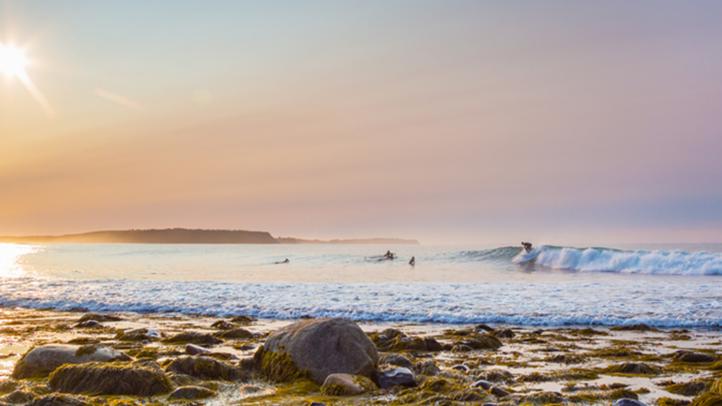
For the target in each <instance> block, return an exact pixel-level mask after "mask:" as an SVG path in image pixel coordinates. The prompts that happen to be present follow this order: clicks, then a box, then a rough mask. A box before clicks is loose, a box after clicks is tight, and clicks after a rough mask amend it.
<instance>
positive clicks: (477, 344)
mask: <svg viewBox="0 0 722 406" xmlns="http://www.w3.org/2000/svg"><path fill="white" fill-rule="evenodd" d="M457 345H463V346H467V347H469V348H471V349H473V350H496V349H497V348H499V347H501V346H502V344H501V341H499V339H498V338H496V337H494V336H493V335H491V334H476V335H474V336H469V337H466V338H464V339H463V340H461V341H459V342H457Z"/></svg>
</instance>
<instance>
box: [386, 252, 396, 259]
mask: <svg viewBox="0 0 722 406" xmlns="http://www.w3.org/2000/svg"><path fill="white" fill-rule="evenodd" d="M395 258H396V255H395V254H394V253H393V252H391V250H388V251H386V253H385V254H384V259H385V260H392V259H395Z"/></svg>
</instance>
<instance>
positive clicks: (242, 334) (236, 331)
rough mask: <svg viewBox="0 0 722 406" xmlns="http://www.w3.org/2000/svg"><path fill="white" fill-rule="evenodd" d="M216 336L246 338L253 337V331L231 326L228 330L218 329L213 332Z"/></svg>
mask: <svg viewBox="0 0 722 406" xmlns="http://www.w3.org/2000/svg"><path fill="white" fill-rule="evenodd" d="M215 336H216V337H220V338H224V339H239V338H240V339H246V338H253V336H254V335H253V333H251V332H250V331H248V330H246V329H245V328H240V327H239V328H233V329H229V330H223V331H219V332H218V333H216V334H215Z"/></svg>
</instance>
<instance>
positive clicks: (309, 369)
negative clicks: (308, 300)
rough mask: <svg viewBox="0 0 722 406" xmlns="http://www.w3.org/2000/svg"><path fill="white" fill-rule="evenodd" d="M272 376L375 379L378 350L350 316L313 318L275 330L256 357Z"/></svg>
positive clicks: (277, 378) (279, 378) (283, 378)
mask: <svg viewBox="0 0 722 406" xmlns="http://www.w3.org/2000/svg"><path fill="white" fill-rule="evenodd" d="M254 359H255V362H256V367H257V368H258V369H260V371H261V372H262V373H263V374H264V375H266V376H267V377H268V378H269V379H272V380H275V381H291V380H294V379H297V378H302V377H308V378H310V379H312V380H313V381H315V382H316V383H318V384H319V385H321V384H323V383H324V381H325V380H326V377H328V376H329V375H330V374H334V373H346V374H352V375H361V376H365V377H367V378H370V379H373V377H374V376H375V374H376V371H377V365H378V359H379V356H378V353H377V352H376V347H375V346H374V343H373V342H372V341H371V340H370V339H369V338H368V337H367V336H366V334H365V333H364V332H363V331H362V330H361V328H360V327H359V326H358V325H357V324H356V323H354V322H353V321H351V320H347V319H338V318H336V319H311V320H302V321H299V322H297V323H294V324H291V325H289V326H286V327H285V328H282V329H280V330H278V331H276V332H275V333H273V334H272V335H271V336H270V337H269V338H268V340H266V342H265V344H264V345H262V346H261V347H260V348H259V349H258V351H256V354H255V356H254Z"/></svg>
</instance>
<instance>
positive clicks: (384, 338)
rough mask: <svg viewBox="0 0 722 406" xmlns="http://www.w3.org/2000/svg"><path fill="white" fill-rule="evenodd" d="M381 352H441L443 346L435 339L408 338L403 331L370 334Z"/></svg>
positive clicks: (388, 330)
mask: <svg viewBox="0 0 722 406" xmlns="http://www.w3.org/2000/svg"><path fill="white" fill-rule="evenodd" d="M369 336H370V337H371V339H372V340H373V342H374V344H376V346H377V347H378V348H379V349H380V350H381V351H441V350H443V346H442V345H441V344H440V343H439V342H438V341H436V339H435V338H433V337H418V336H407V335H406V334H404V333H402V332H401V331H399V330H397V329H394V328H389V329H386V330H383V331H381V332H378V333H371V334H369Z"/></svg>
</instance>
